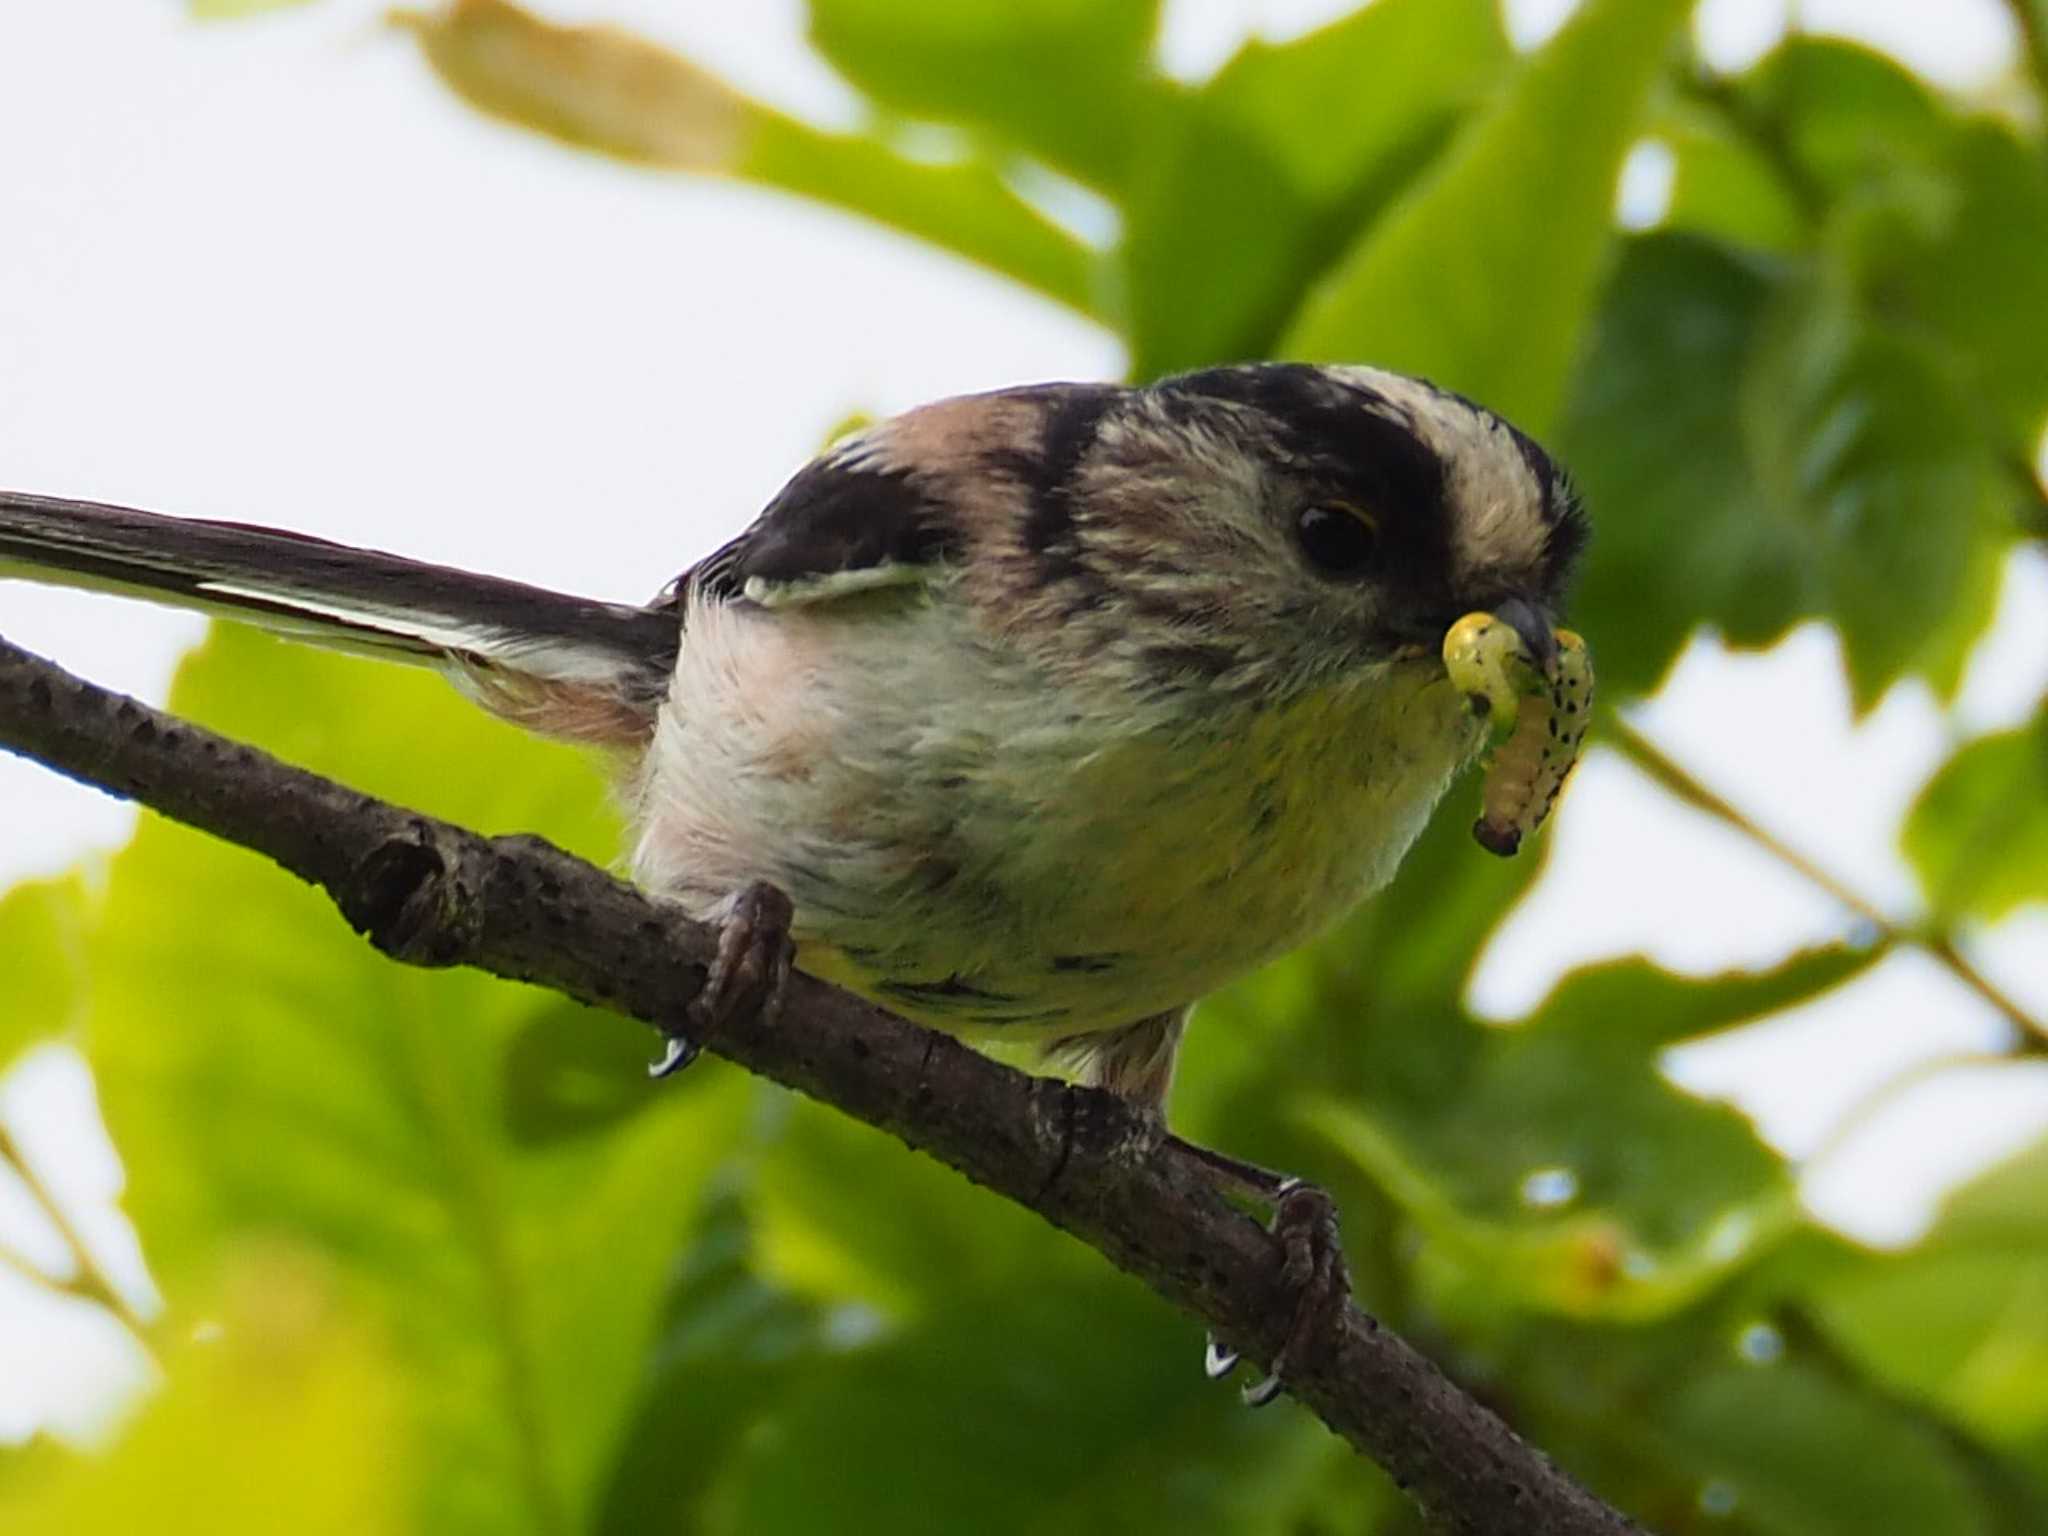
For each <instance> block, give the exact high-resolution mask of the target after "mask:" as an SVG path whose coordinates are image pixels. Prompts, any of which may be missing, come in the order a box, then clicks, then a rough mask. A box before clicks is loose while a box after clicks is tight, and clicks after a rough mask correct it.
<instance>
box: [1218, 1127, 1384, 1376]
mask: <svg viewBox="0 0 2048 1536" xmlns="http://www.w3.org/2000/svg"><path fill="white" fill-rule="evenodd" d="M1181 1145H1182V1146H1184V1147H1187V1148H1188V1149H1189V1150H1190V1151H1192V1152H1194V1153H1195V1154H1196V1155H1197V1156H1199V1157H1200V1158H1201V1160H1202V1161H1203V1162H1205V1163H1207V1164H1208V1165H1209V1166H1210V1167H1211V1168H1213V1169H1214V1170H1215V1171H1216V1172H1217V1173H1218V1174H1219V1175H1220V1176H1221V1179H1222V1181H1223V1182H1224V1183H1226V1184H1228V1185H1229V1186H1230V1187H1231V1188H1232V1189H1234V1190H1236V1191H1238V1192H1239V1193H1241V1194H1245V1195H1249V1196H1250V1197H1252V1198H1253V1199H1254V1200H1257V1201H1259V1202H1261V1203H1262V1204H1264V1205H1265V1206H1266V1207H1267V1208H1268V1209H1269V1210H1270V1211H1271V1212H1272V1213H1273V1214H1272V1222H1271V1225H1270V1226H1269V1227H1268V1229H1267V1230H1268V1231H1270V1232H1271V1233H1272V1234H1273V1237H1274V1240H1275V1241H1276V1242H1277V1243H1278V1244H1279V1247H1280V1277H1281V1280H1282V1281H1283V1283H1284V1284H1285V1285H1286V1287H1287V1289H1288V1291H1289V1292H1290V1293H1291V1294H1292V1295H1293V1297H1294V1316H1293V1318H1292V1320H1291V1321H1290V1322H1289V1323H1288V1327H1287V1337H1286V1339H1285V1340H1284V1341H1283V1342H1282V1343H1281V1346H1280V1348H1279V1350H1278V1351H1277V1352H1276V1353H1275V1354H1274V1356H1273V1358H1272V1361H1271V1362H1270V1364H1269V1365H1268V1366H1267V1370H1266V1374H1265V1376H1264V1377H1263V1378H1262V1379H1260V1380H1259V1381H1257V1382H1254V1383H1253V1384H1252V1385H1251V1386H1248V1387H1246V1388H1244V1389H1243V1391H1242V1393H1241V1394H1240V1395H1241V1396H1242V1397H1243V1399H1244V1402H1245V1406H1246V1407H1249V1408H1263V1407H1264V1406H1265V1405H1266V1404H1267V1403H1270V1402H1271V1401H1273V1399H1274V1398H1276V1397H1278V1396H1279V1395H1280V1392H1281V1390H1282V1388H1284V1387H1285V1386H1286V1384H1287V1378H1288V1377H1289V1376H1291V1375H1292V1374H1293V1373H1294V1372H1295V1371H1296V1370H1297V1369H1298V1368H1299V1367H1300V1365H1301V1363H1302V1360H1303V1356H1304V1352H1305V1351H1306V1350H1307V1348H1308V1346H1309V1342H1310V1340H1312V1339H1313V1338H1314V1337H1315V1335H1316V1333H1317V1331H1318V1330H1319V1329H1320V1328H1321V1327H1322V1326H1323V1324H1324V1323H1325V1322H1326V1321H1327V1320H1328V1319H1329V1317H1330V1316H1331V1315H1332V1314H1333V1313H1334V1312H1336V1311H1337V1310H1339V1309H1340V1308H1342V1307H1343V1305H1344V1304H1345V1302H1347V1301H1348V1300H1349V1299H1350V1297H1351V1276H1350V1274H1349V1273H1348V1272H1347V1271H1346V1270H1345V1268H1344V1254H1343V1251H1342V1250H1341V1249H1340V1248H1339V1247H1338V1243H1337V1203H1336V1202H1335V1201H1334V1200H1332V1199H1331V1198H1330V1197H1329V1195H1328V1194H1326V1193H1325V1192H1324V1191H1323V1190H1321V1189H1318V1188H1317V1187H1316V1186H1315V1185H1313V1184H1309V1183H1306V1182H1304V1181H1303V1180H1301V1179H1297V1178H1295V1177H1293V1176H1292V1175H1289V1174H1279V1173H1274V1172H1272V1171H1270V1170H1269V1169H1265V1168H1261V1167H1259V1166H1257V1165H1256V1164H1253V1163H1245V1162H1240V1161H1238V1160H1237V1159H1235V1158H1228V1157H1224V1156H1223V1155H1222V1154H1220V1153H1216V1152H1211V1151H1209V1150H1208V1149H1207V1148H1205V1147H1196V1146H1194V1145H1193V1144H1192V1143H1189V1142H1182V1143H1181ZM1237 1363H1238V1355H1237V1351H1236V1350H1234V1349H1231V1348H1229V1347H1228V1346H1226V1345H1224V1344H1223V1343H1221V1342H1220V1341H1219V1340H1218V1339H1217V1338H1216V1336H1215V1335H1214V1334H1211V1335H1210V1336H1209V1339H1208V1343H1207V1347H1206V1348H1205V1350H1204V1351H1203V1356H1202V1370H1203V1373H1204V1374H1205V1375H1206V1376H1208V1378H1209V1379H1210V1380H1211V1381H1220V1380H1222V1379H1223V1378H1224V1377H1225V1376H1228V1375H1229V1374H1230V1373H1231V1372H1232V1371H1233V1370H1235V1369H1236V1368H1237Z"/></svg>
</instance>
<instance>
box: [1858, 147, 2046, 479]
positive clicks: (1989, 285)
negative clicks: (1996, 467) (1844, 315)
mask: <svg viewBox="0 0 2048 1536" xmlns="http://www.w3.org/2000/svg"><path fill="white" fill-rule="evenodd" d="M1941 176H1942V179H1941V183H1940V191H1939V193H1938V194H1937V195H1936V196H1934V198H1933V199H1932V200H1933V201H1934V203H1935V207H1934V209H1933V212H1932V217H1931V219H1930V220H1929V227H1927V228H1926V229H1925V231H1924V233H1923V234H1922V238H1920V239H1917V240H1914V239H1907V240H1901V241H1898V242H1895V243H1891V244H1887V245H1883V246H1880V247H1879V248H1878V249H1877V250H1875V251H1873V252H1872V253H1871V258H1872V259H1871V271H1870V273H1869V276H1868V278H1867V281H1868V283H1869V285H1870V287H1871V290H1872V292H1873V302H1877V303H1883V304H1887V305H1891V306H1896V307H1898V308H1901V309H1908V310H1910V311H1911V312H1912V313H1914V314H1915V315H1917V316H1919V317H1921V318H1922V319H1924V321H1925V322H1926V323H1927V324H1928V325H1930V326H1932V327H1934V328H1935V329H1936V330H1937V331H1938V333H1939V334H1940V335H1941V337H1942V338H1943V340H1944V341H1945V342H1946V343H1947V344H1948V346H1949V347H1950V348H1951V349H1952V350H1953V354H1954V356H1955V358H1956V359H1957V362H1958V365H1959V366H1960V367H1961V368H1962V369H1964V370H1965V372H1966V375H1967V376H1968V378H1969V379H1970V382H1971V383H1972V385H1973V386H1974V387H1975V389H1976V391H1977V392H1978V394H1979V395H1980V397H1981V398H1982V399H1983V400H1984V401H1985V402H1986V403H1987V405H1988V406H1989V408H1990V411H1991V413H1992V415H1993V419H1994V421H1995V422H1996V423H1997V425H1998V427H1999V429H2000V430H2001V431H2002V433H2003V435H2004V438H2005V441H2006V443H2007V444H2008V445H2009V446H2010V448H2011V450H2012V452H2013V454H2014V457H2015V458H2017V459H2019V460H2021V461H2024V460H2025V459H2026V458H2027V457H2028V456H2029V454H2030V452H2031V450H2032V447H2033V444H2034V441H2035V438H2036V437H2037V436H2038V434H2039V432H2040V430H2041V423H2042V420H2043V418H2044V417H2048V320H2044V318H2043V317H2048V261H2043V260H2042V259H2041V253H2042V251H2044V250H2048V154H2044V153H2043V150H2042V147H2041V146H2040V145H2039V144H2021V143H2020V142H2019V141H2018V140H2017V139H2015V138H2014V137H2013V136H2012V134H2011V132H2010V131H2008V130H2007V129H2006V128H2005V127H2003V126H2002V125H1998V124H1994V123H1985V122H1980V123H1973V124H1970V125H1969V126H1968V127H1967V128H1965V129H1963V130H1961V131H1959V132H1958V133H1957V135H1956V137H1955V140H1954V143H1953V148H1952V149H1951V151H1950V153H1949V155H1948V157H1947V158H1946V160H1945V161H1944V163H1943V165H1942V167H1941Z"/></svg>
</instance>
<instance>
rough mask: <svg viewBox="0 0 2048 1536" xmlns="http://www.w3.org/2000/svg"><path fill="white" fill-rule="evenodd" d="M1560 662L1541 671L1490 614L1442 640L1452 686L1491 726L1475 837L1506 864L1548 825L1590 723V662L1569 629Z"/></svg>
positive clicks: (1560, 638)
mask: <svg viewBox="0 0 2048 1536" xmlns="http://www.w3.org/2000/svg"><path fill="white" fill-rule="evenodd" d="M1556 638H1557V654H1556V656H1555V657H1554V658H1552V660H1551V662H1550V664H1549V666H1548V667H1543V666H1540V665H1539V664H1538V663H1537V661H1536V658H1534V657H1533V656H1531V655H1530V654H1529V649H1528V647H1527V646H1526V645H1525V644H1524V643H1523V641H1522V638H1521V637H1520V636H1519V635H1517V634H1516V633H1515V631H1514V629H1513V627H1512V626H1510V625H1509V624H1507V623H1505V622H1503V621H1502V620H1500V619H1498V618H1495V617H1494V616H1493V615H1492V614H1490V613H1468V614H1466V615H1465V616H1464V617H1463V618H1462V619H1460V620H1458V622H1457V623H1455V624H1453V625H1452V626H1451V628H1450V631H1449V632H1448V633H1447V634H1446V635H1445V636H1444V667H1445V670H1446V671H1448V672H1449V673H1450V678H1451V685H1452V686H1453V687H1455V688H1456V689H1457V690H1458V691H1459V692H1460V693H1462V694H1463V695H1464V696H1465V697H1466V698H1467V699H1468V700H1470V701H1471V704H1472V711H1473V713H1474V714H1476V715H1478V716H1480V717H1481V718H1483V719H1485V720H1486V722H1487V725H1488V730H1489V735H1488V760H1487V764H1486V781H1485V784H1484V786H1483V788H1482V791H1481V799H1480V816H1479V819H1478V820H1477V821H1476V822H1474V823H1473V824H1472V835H1473V837H1474V838H1476V839H1477V840H1478V842H1479V846H1480V847H1482V848H1484V849H1486V850H1487V852H1489V853H1497V854H1499V855H1500V856H1501V857H1503V858H1506V857H1508V856H1510V855H1511V854H1513V853H1515V852H1516V851H1517V850H1518V849H1519V848H1520V847H1521V846H1522V839H1523V838H1524V837H1527V836H1528V835H1529V834H1530V833H1532V832H1534V831H1535V830H1536V829H1537V828H1538V827H1540V826H1542V825H1543V822H1544V818H1545V817H1547V816H1548V815H1549V814H1550V808H1551V806H1553V805H1554V804H1556V803H1557V796H1558V791H1560V790H1561V789H1563V788H1564V781H1565V778H1566V776H1567V775H1569V774H1570V773H1571V771H1572V765H1573V764H1575V763H1576V762H1578V760H1579V743H1580V742H1581V741H1582V740H1584V739H1585V734H1586V722H1587V721H1588V720H1589V719H1590V718H1591V715H1592V704H1593V661H1592V657H1591V655H1590V654H1589V653H1588V652H1587V650H1586V642H1585V641H1584V640H1582V639H1580V638H1579V636H1578V635H1576V634H1574V633H1573V632H1572V631H1570V630H1568V629H1560V630H1558V631H1557V634H1556Z"/></svg>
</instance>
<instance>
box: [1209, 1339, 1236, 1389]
mask: <svg viewBox="0 0 2048 1536" xmlns="http://www.w3.org/2000/svg"><path fill="white" fill-rule="evenodd" d="M1236 1369H1237V1351H1236V1350H1234V1349H1230V1348H1227V1347H1226V1346H1224V1345H1223V1344H1221V1343H1219V1342H1217V1339H1216V1335H1215V1334H1213V1333H1212V1334H1210V1335H1209V1337H1208V1339H1207V1340H1206V1341H1205V1342H1204V1346H1203V1349H1202V1374H1203V1375H1204V1376H1206V1377H1208V1378H1209V1379H1210V1380H1211V1381H1221V1380H1222V1379H1223V1378H1224V1377H1226V1376H1228V1375H1229V1374H1230V1373H1231V1372H1232V1371H1234V1370H1236Z"/></svg>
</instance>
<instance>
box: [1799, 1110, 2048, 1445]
mask: <svg viewBox="0 0 2048 1536" xmlns="http://www.w3.org/2000/svg"><path fill="white" fill-rule="evenodd" d="M1809 1304H1810V1305H1811V1307H1812V1308H1813V1311H1814V1315H1815V1317H1816V1318H1817V1320H1818V1321H1819V1322H1820V1324H1821V1325H1822V1326H1823V1327H1824V1328H1825V1329H1826V1330H1827V1332H1828V1333H1829V1335H1830V1336H1831V1337H1832V1338H1833V1339H1834V1340H1835V1341H1836V1342H1837V1344H1838V1345H1839V1346H1840V1347H1841V1348H1843V1349H1844V1350H1846V1351H1847V1352H1848V1353H1849V1354H1850V1355H1851V1356H1852V1357H1853V1358H1854V1359H1855V1360H1856V1361H1857V1362H1858V1363H1859V1364H1860V1365H1861V1366H1862V1367H1863V1368H1864V1369H1865V1370H1867V1371H1869V1372H1871V1373H1872V1374H1873V1375H1874V1376H1875V1377H1877V1378H1878V1379H1879V1380H1881V1381H1884V1382H1886V1383H1889V1384H1890V1385H1891V1386H1892V1387H1893V1388H1894V1389H1895V1390H1899V1391H1903V1392H1905V1393H1908V1394H1910V1395H1911V1396H1912V1397H1914V1398H1916V1399H1918V1400H1921V1401H1925V1402H1929V1403H1933V1404H1935V1405H1937V1406H1938V1407H1939V1408H1940V1409H1941V1410H1942V1411H1943V1412H1944V1413H1946V1414H1948V1415H1950V1416H1951V1417H1952V1418H1953V1419H1954V1420H1955V1422H1957V1423H1958V1424H1961V1425H1963V1426H1965V1427H1967V1428H1968V1429H1969V1430H1970V1431H1971V1432H1972V1433H1973V1434H1975V1435H1977V1436H1979V1437H1981V1438H1982V1439H1983V1440H1985V1441H1986V1442H1988V1443H1991V1444H1994V1445H2007V1446H2018V1445H2028V1444H2034V1443H2038V1442H2039V1441H2041V1440H2042V1439H2043V1437H2048V1143H2036V1144H2035V1145H2034V1146H2032V1147H2030V1148H2028V1149H2027V1150H2026V1151H2024V1152H2022V1153H2020V1154H2019V1155H2018V1156H2016V1157H2014V1158H2012V1159H2011V1160H2009V1161H2008V1162H2005V1163H2003V1164H2001V1165H1999V1166H1998V1167H1996V1168H1994V1169H1992V1170H1991V1171H1990V1172H1988V1173H1986V1174H1983V1175H1982V1176H1980V1177H1979V1178H1977V1179H1975V1180H1973V1181H1972V1182H1971V1183H1969V1184H1967V1185H1965V1186H1964V1187H1963V1188H1962V1189H1960V1190H1959V1191H1957V1192H1956V1193H1955V1194H1954V1195H1952V1196H1951V1197H1950V1198H1949V1200H1948V1201H1947V1203H1946V1204H1945V1205H1944V1207H1943V1209H1942V1213H1941V1216H1940V1219H1939V1220H1938V1221H1936V1223H1935V1224H1934V1226H1933V1228H1932V1229H1931V1230H1930V1231H1929V1232H1928V1234H1927V1236H1926V1237H1925V1238H1923V1239H1922V1240H1921V1241H1920V1242H1919V1243H1917V1244H1916V1245H1914V1246H1913V1247H1912V1248H1909V1249H1907V1250H1905V1251H1904V1252H1902V1253H1897V1254H1872V1255H1870V1256H1869V1257H1868V1260H1867V1262H1865V1263H1864V1264H1862V1265H1860V1266H1858V1267H1857V1268H1856V1269H1854V1270H1851V1271H1849V1272H1848V1273H1847V1274H1844V1275H1841V1276H1838V1277H1836V1278H1834V1279H1833V1280H1832V1281H1831V1282H1830V1283H1829V1284H1828V1285H1826V1286H1825V1287H1822V1288H1818V1289H1816V1290H1815V1292H1814V1293H1813V1294H1812V1296H1811V1297H1810V1298H1809Z"/></svg>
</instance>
